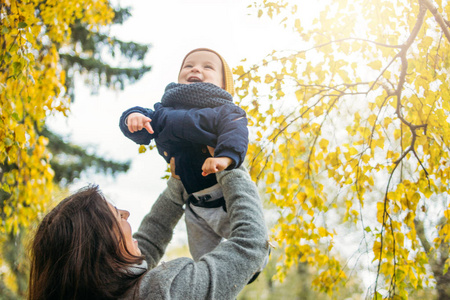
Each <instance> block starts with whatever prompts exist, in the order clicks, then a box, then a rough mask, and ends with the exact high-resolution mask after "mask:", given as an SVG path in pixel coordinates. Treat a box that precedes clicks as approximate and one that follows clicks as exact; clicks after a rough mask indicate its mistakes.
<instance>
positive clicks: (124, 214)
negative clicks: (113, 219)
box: [119, 209, 130, 220]
mask: <svg viewBox="0 0 450 300" xmlns="http://www.w3.org/2000/svg"><path fill="white" fill-rule="evenodd" d="M119 212H120V216H121V217H122V218H123V219H125V220H128V217H129V216H130V212H129V211H128V210H122V209H120V210H119Z"/></svg>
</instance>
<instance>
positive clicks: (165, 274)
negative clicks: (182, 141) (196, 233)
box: [139, 167, 269, 299]
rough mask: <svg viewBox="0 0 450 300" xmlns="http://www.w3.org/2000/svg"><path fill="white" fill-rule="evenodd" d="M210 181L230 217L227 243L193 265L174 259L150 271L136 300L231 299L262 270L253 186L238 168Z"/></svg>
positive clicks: (263, 246)
mask: <svg viewBox="0 0 450 300" xmlns="http://www.w3.org/2000/svg"><path fill="white" fill-rule="evenodd" d="M216 176H217V179H218V182H219V183H220V184H221V185H222V188H223V193H224V197H225V201H226V205H227V211H228V216H229V218H230V225H231V234H230V237H229V239H228V240H226V241H224V242H222V243H220V244H219V245H218V246H217V247H216V248H215V249H214V250H213V251H211V252H210V253H208V254H205V255H204V256H202V257H201V258H200V260H199V261H197V262H195V261H193V260H192V259H190V258H178V259H175V260H172V261H169V262H166V263H163V264H161V265H159V266H158V267H156V268H154V269H152V270H150V271H149V272H148V273H146V274H145V275H144V276H143V278H142V280H141V282H140V288H139V290H140V298H139V299H236V297H237V295H238V294H239V292H240V291H241V290H242V289H243V288H244V287H245V285H246V284H247V282H248V281H249V279H250V278H251V277H252V275H253V273H254V272H255V271H257V270H258V269H259V268H260V267H261V266H262V264H263V261H264V258H265V257H266V255H267V254H268V247H269V245H268V243H267V228H266V226H265V223H264V216H263V210H262V205H261V201H260V199H259V197H258V192H257V189H256V186H255V184H254V183H253V182H252V180H251V179H250V176H249V175H248V173H247V171H246V170H245V169H244V168H243V167H240V168H238V169H234V170H231V171H223V172H219V173H217V174H216ZM168 210H169V209H167V211H168ZM152 211H153V209H152ZM155 217H156V216H155ZM146 218H147V217H146ZM173 219H175V218H173ZM159 222H163V221H162V220H161V221H159ZM164 222H165V221H164ZM158 227H161V226H158ZM149 234H150V233H149ZM153 234H154V233H153ZM157 238H163V239H165V240H166V239H167V237H164V236H161V235H158V237H157ZM139 242H140V241H139Z"/></svg>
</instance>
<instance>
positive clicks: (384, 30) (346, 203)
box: [234, 0, 450, 299]
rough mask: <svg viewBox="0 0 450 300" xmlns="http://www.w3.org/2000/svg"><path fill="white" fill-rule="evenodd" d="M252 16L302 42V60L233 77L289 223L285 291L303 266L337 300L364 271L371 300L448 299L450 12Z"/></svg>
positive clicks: (280, 237) (365, 9) (281, 235)
mask: <svg viewBox="0 0 450 300" xmlns="http://www.w3.org/2000/svg"><path fill="white" fill-rule="evenodd" d="M252 7H253V9H255V10H256V11H257V13H256V14H257V15H258V17H260V18H263V17H266V16H267V17H269V18H271V19H273V20H274V21H279V23H280V24H281V26H283V27H285V28H286V30H289V29H292V36H293V37H292V40H293V41H294V40H296V41H297V47H298V49H297V50H295V49H294V50H274V51H273V52H272V53H271V54H269V55H268V56H267V57H266V58H265V59H264V60H263V61H262V62H261V63H257V64H253V65H248V64H245V63H243V65H242V66H239V67H237V68H236V69H235V70H234V73H235V75H236V76H237V77H238V84H237V94H238V95H239V97H240V99H241V100H240V105H241V106H243V107H244V108H245V109H246V111H247V113H248V116H249V120H250V125H251V127H250V131H251V133H252V136H253V137H254V138H253V139H252V140H253V142H252V143H251V145H249V152H248V163H249V166H250V171H251V174H252V176H253V178H254V179H255V180H257V181H258V182H259V183H260V184H261V185H263V186H264V187H265V189H266V193H267V195H268V196H269V198H270V202H271V203H273V204H275V205H276V207H277V209H278V210H279V212H280V217H279V219H278V221H277V223H276V225H275V227H274V228H273V238H274V239H275V240H276V241H277V242H278V244H279V246H280V247H283V248H284V256H283V258H282V260H281V261H280V264H279V272H278V275H277V276H278V278H279V279H283V276H284V274H285V271H286V270H287V269H288V268H289V267H290V266H291V265H292V264H294V263H296V262H297V261H298V260H300V261H301V262H308V263H309V264H310V265H312V266H314V267H315V269H316V270H317V276H316V279H315V281H314V284H315V285H316V286H317V288H318V289H320V290H322V291H324V292H326V293H328V294H330V295H334V296H335V297H337V296H336V295H337V292H338V289H339V285H340V284H345V282H346V280H347V276H348V274H349V273H350V271H351V272H354V270H357V269H358V268H361V267H363V268H367V269H369V270H370V271H371V274H372V275H373V277H372V278H373V284H372V285H371V286H370V287H368V290H369V297H371V298H374V299H382V298H386V299H392V298H394V297H398V298H399V299H407V298H408V295H409V294H410V293H411V292H413V291H416V290H418V289H422V288H424V287H427V286H428V287H436V290H437V291H438V293H439V296H440V297H444V298H445V297H450V289H449V288H448V287H447V286H448V284H445V282H448V280H450V277H449V276H450V275H449V273H447V272H446V270H447V269H448V266H449V259H448V257H449V256H448V251H447V254H446V251H445V249H447V250H448V246H449V242H450V240H449V239H450V236H449V233H450V231H449V230H450V219H449V216H450V206H449V201H448V193H449V188H450V182H449V179H450V166H449V163H448V159H449V156H450V148H449V141H450V139H449V138H450V125H449V124H450V122H449V118H450V102H449V101H448V99H449V96H450V90H449V85H448V82H450V76H449V71H448V70H449V66H450V56H449V53H450V38H449V37H450V35H449V24H450V23H449V21H448V20H449V17H450V4H449V2H448V1H437V2H436V3H432V2H431V1H429V0H416V1H403V0H396V1H387V0H376V1H350V0H349V1H345V0H339V1H325V2H320V3H318V4H314V5H312V4H311V3H310V2H306V1H292V2H289V1H267V0H264V1H261V2H255V3H254V4H253V5H252ZM262 78H264V80H262ZM425 227H426V229H427V230H424V228H425ZM419 229H420V230H419ZM349 232H351V236H352V243H348V242H343V241H342V240H343V239H344V238H345V236H346V234H348V233H349ZM431 245H432V246H431ZM344 250H345V251H344ZM436 256H438V257H439V259H436ZM363 257H367V259H368V260H369V261H372V263H367V264H365V265H361V263H360V261H361V258H363ZM428 266H431V268H430V269H431V270H432V272H431V273H430V272H429V271H427V268H428ZM350 269H352V270H350ZM355 272H356V271H355Z"/></svg>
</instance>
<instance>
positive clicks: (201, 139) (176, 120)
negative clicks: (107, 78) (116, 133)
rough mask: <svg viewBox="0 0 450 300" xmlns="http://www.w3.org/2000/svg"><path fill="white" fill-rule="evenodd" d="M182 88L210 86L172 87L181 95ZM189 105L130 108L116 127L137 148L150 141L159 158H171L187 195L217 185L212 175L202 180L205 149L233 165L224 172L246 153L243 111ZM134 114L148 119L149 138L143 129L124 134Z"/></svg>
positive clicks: (226, 106)
mask: <svg viewBox="0 0 450 300" xmlns="http://www.w3.org/2000/svg"><path fill="white" fill-rule="evenodd" d="M169 86H170V85H169ZM169 86H168V88H169ZM185 86H189V87H188V88H189V89H192V88H196V87H200V88H203V87H205V86H206V87H207V88H212V87H211V86H213V85H212V84H208V85H205V84H203V83H202V85H198V84H191V85H179V84H176V87H177V88H182V89H183V90H184V91H185ZM214 87H215V86H214ZM168 88H166V93H167V91H168ZM217 89H219V88H217ZM173 91H174V90H172V91H169V92H173ZM222 91H223V90H222ZM225 93H226V92H225ZM192 94H193V96H192ZM227 94H228V93H227ZM183 95H184V94H183ZM195 95H196V94H195V93H191V94H190V96H187V97H195ZM228 95H229V94H228ZM230 97H231V95H230ZM172 99H173V98H172ZM165 100H166V99H164V97H163V103H168V102H167V101H165ZM198 100H199V99H196V101H198ZM189 103H192V102H189V100H186V103H183V102H180V101H179V102H175V103H174V102H170V104H171V105H173V106H172V107H169V106H163V104H162V103H159V102H158V103H156V104H155V105H154V110H152V109H148V108H143V107H133V108H130V109H128V110H126V111H125V112H124V113H123V114H122V116H121V118H120V124H119V125H120V129H121V130H122V132H123V134H124V135H125V136H126V137H128V138H130V139H131V140H133V141H134V142H135V143H137V144H141V145H148V144H149V143H150V141H151V140H152V139H154V140H155V143H156V146H157V149H158V152H159V154H160V155H161V156H162V157H164V159H165V160H166V162H168V163H169V162H170V158H171V157H174V158H175V166H176V170H175V171H176V174H177V175H179V176H180V178H181V181H182V182H183V185H184V187H185V189H186V191H187V192H188V193H189V194H190V193H193V192H197V191H200V190H203V189H205V188H207V187H210V186H212V185H214V184H216V183H217V180H216V176H215V174H210V175H208V176H206V177H205V176H202V165H203V162H204V161H205V159H206V158H208V157H211V155H210V154H209V151H208V150H207V148H206V145H208V146H211V147H214V148H215V152H214V156H215V157H229V158H231V159H232V161H233V163H232V164H231V165H230V166H229V167H228V169H233V168H237V167H239V166H240V165H241V164H242V162H243V161H244V159H245V155H246V153H247V147H248V129H247V118H246V114H245V111H244V110H243V109H241V108H239V107H238V106H236V105H235V104H233V103H232V102H226V103H221V104H220V105H219V104H217V105H218V106H216V107H202V108H198V107H197V108H193V107H192V105H190V104H189ZM203 103H207V102H203ZM216 103H217V102H216ZM208 105H209V104H208ZM134 112H138V113H141V114H143V115H145V116H146V117H149V118H150V119H152V121H151V122H150V125H151V126H152V128H153V130H154V133H153V134H150V133H148V132H147V130H145V129H142V130H140V131H138V132H134V133H131V132H130V131H129V130H128V127H127V125H126V124H125V120H126V118H127V117H128V116H129V115H130V114H131V113H134Z"/></svg>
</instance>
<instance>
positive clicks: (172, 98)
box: [161, 82, 235, 108]
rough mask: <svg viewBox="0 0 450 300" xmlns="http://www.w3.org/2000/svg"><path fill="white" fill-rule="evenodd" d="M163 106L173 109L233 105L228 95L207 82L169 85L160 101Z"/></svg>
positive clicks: (231, 98)
mask: <svg viewBox="0 0 450 300" xmlns="http://www.w3.org/2000/svg"><path fill="white" fill-rule="evenodd" d="M161 104H162V105H163V106H169V107H174V108H180V107H181V108H194V107H197V108H205V107H217V106H222V105H235V104H234V103H233V97H232V96H231V94H230V93H228V92H227V91H225V90H224V89H221V88H220V87H218V86H216V85H215V84H212V83H208V82H197V83H191V84H181V83H174V82H172V83H169V84H168V85H167V87H166V90H165V92H164V95H163V97H162V99H161Z"/></svg>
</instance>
